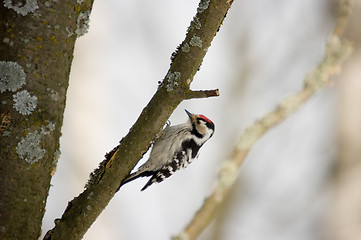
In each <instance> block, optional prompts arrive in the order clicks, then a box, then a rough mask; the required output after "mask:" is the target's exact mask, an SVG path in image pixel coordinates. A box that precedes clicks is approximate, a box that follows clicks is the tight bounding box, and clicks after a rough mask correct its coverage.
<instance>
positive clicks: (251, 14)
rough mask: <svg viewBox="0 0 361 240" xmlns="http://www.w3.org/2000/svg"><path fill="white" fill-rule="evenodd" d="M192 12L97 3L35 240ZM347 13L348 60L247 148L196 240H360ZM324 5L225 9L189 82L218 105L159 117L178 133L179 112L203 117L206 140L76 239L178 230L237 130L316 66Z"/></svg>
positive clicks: (308, 0)
mask: <svg viewBox="0 0 361 240" xmlns="http://www.w3.org/2000/svg"><path fill="white" fill-rule="evenodd" d="M197 5H198V1H195V0H192V1H176V0H167V1H160V0H154V1H119V0H103V1H97V0H96V1H95V2H94V7H93V11H92V14H91V17H90V29H89V32H88V33H87V34H86V35H84V36H82V37H80V38H79V39H78V40H77V44H76V48H75V55H74V61H73V66H72V71H71V78H70V85H69V89H68V95H67V105H66V110H65V118H64V125H63V130H62V133H63V135H62V137H61V149H60V150H61V153H62V154H61V157H60V159H59V163H58V167H57V172H56V174H55V175H54V177H53V179H52V187H51V189H50V195H49V198H48V201H47V209H46V214H45V218H44V226H43V232H46V231H47V230H48V229H50V228H52V227H53V226H54V223H53V221H54V219H55V218H59V217H60V216H61V215H62V213H63V212H64V210H65V208H66V205H67V202H68V201H70V200H71V199H73V198H74V197H76V196H77V195H78V194H79V193H80V192H82V191H83V187H84V185H85V183H86V181H87V179H88V176H89V173H90V172H91V171H93V169H95V168H96V167H97V166H98V164H99V162H100V161H102V160H103V159H104V154H105V153H106V152H108V151H110V150H111V149H112V148H113V147H115V146H116V145H117V144H118V142H119V141H120V139H121V138H122V137H123V136H125V135H126V134H127V132H128V131H129V128H130V127H131V126H132V124H133V123H134V122H135V120H136V119H137V117H138V116H139V114H140V112H141V111H142V109H143V107H144V106H145V105H146V104H147V103H148V101H149V100H150V99H151V97H152V96H153V94H154V93H155V91H156V89H157V82H158V81H161V80H162V79H163V78H164V76H165V74H166V73H167V71H168V68H169V64H170V56H171V53H172V52H173V51H174V50H175V48H176V46H178V44H180V43H181V42H182V41H183V39H184V38H185V33H186V29H187V27H188V26H189V23H190V21H191V19H192V17H193V16H194V15H195V13H196V9H197ZM353 8H354V9H353V10H354V13H353V15H352V19H351V22H350V26H349V28H348V30H347V34H346V35H347V36H348V37H349V38H350V39H351V40H352V41H354V42H355V53H354V55H353V56H352V58H351V59H349V60H348V61H347V63H346V64H345V66H344V68H343V71H342V74H341V75H340V76H339V77H338V78H337V79H335V82H334V84H333V86H329V87H326V88H324V89H323V90H322V91H321V92H319V93H318V94H316V95H315V96H314V97H313V98H312V99H311V100H310V101H308V102H307V103H306V104H305V105H304V106H303V107H302V108H301V109H300V110H299V111H298V112H297V113H296V114H294V115H292V116H291V117H290V118H288V119H287V120H286V121H285V122H283V123H282V124H281V125H279V126H277V127H276V128H274V129H272V130H271V131H269V132H268V133H267V134H266V135H265V136H263V137H262V138H261V139H260V140H259V141H258V142H257V144H256V145H255V146H254V148H253V149H252V151H251V152H250V154H249V155H248V157H247V159H246V161H245V163H244V164H243V166H242V169H241V171H240V177H239V178H238V181H237V183H236V185H235V187H234V189H233V190H232V192H231V194H230V196H229V197H228V199H227V201H226V204H225V205H224V207H223V208H222V211H221V212H220V215H219V217H218V218H217V219H216V220H215V221H213V223H212V224H211V225H210V227H208V228H207V230H206V231H205V232H204V233H203V234H202V235H201V237H200V239H211V240H212V239H222V240H223V239H225V240H235V239H247V240H264V239H271V240H274V239H277V240H303V239H307V240H313V239H315V240H316V239H331V240H339V239H342V240H353V239H355V240H356V239H361V187H360V186H361V182H360V181H361V164H360V151H361V147H360V145H361V139H360V138H361V134H360V133H361V111H360V109H359V108H360V107H359V106H360V105H358V104H360V102H361V94H360V92H361V81H360V80H359V76H361V68H360V67H359V66H360V61H361V54H360V51H359V50H358V46H359V43H360V29H359V23H360V19H358V18H360V17H359V16H360V14H359V13H360V1H354V7H353ZM334 9H335V3H334V1H332V0H317V1H315V0H304V1H299V0H277V1H267V0H256V1H251V0H244V1H234V3H233V6H232V7H231V9H230V11H229V13H228V15H227V17H226V19H225V21H224V23H223V26H222V27H221V30H220V32H219V33H218V35H217V36H216V38H215V39H214V41H213V42H212V46H211V47H210V48H209V51H208V53H207V55H206V57H205V59H204V61H203V64H202V66H201V70H200V71H199V72H198V73H197V74H196V76H195V79H194V81H193V83H192V89H214V88H219V89H220V93H221V96H220V97H217V98H209V99H199V100H197V99H196V100H190V101H184V102H183V103H182V104H181V105H180V106H179V107H178V108H177V109H176V111H175V112H174V113H173V115H172V116H171V118H170V121H171V122H172V124H179V123H182V122H184V121H186V120H187V115H186V114H185V112H184V109H187V110H189V111H191V112H193V113H202V114H204V115H206V116H207V117H209V118H210V119H212V120H213V121H214V123H215V124H216V132H215V135H214V136H213V138H212V139H211V140H209V141H208V142H207V143H206V144H205V146H204V147H203V148H202V150H201V152H200V156H199V158H198V159H197V160H196V161H194V162H193V163H192V164H191V165H190V166H189V167H188V168H187V169H186V170H183V171H179V172H177V174H175V175H173V176H172V177H171V178H169V179H168V180H167V181H165V182H163V183H161V184H157V185H154V186H152V187H151V188H149V189H147V190H146V191H145V192H140V189H141V187H142V186H143V185H144V184H145V183H146V181H147V179H139V180H137V181H135V182H132V183H129V184H128V185H125V186H124V187H123V188H122V189H121V190H120V191H119V192H118V193H117V194H116V196H115V197H114V198H113V200H112V201H111V202H110V204H109V205H108V207H107V208H106V209H105V210H104V212H103V213H102V214H101V215H100V217H99V218H98V219H97V221H96V222H95V223H94V224H93V226H92V227H91V228H90V230H89V231H88V232H87V233H86V235H85V236H84V239H86V240H95V239H102V240H113V239H135V240H138V239H160V240H163V239H170V238H171V236H173V235H175V234H177V233H178V232H179V231H181V230H182V229H183V228H184V227H185V226H186V224H187V223H188V222H189V221H190V219H191V217H192V216H193V214H194V213H195V211H196V210H197V209H198V208H199V207H200V206H201V204H202V203H203V200H204V198H205V197H206V196H207V194H209V193H210V192H211V189H212V187H213V186H214V182H215V179H216V176H217V171H218V170H219V167H220V166H221V163H222V162H223V161H224V160H225V159H226V158H227V157H228V156H229V155H230V152H231V150H232V147H233V144H234V143H235V141H236V140H237V139H238V138H239V137H240V135H241V134H242V132H243V131H244V129H245V128H246V127H247V126H248V125H250V124H252V123H253V122H254V121H255V120H257V119H258V118H260V117H261V116H262V115H264V114H265V113H267V112H269V111H272V110H273V109H274V108H275V107H276V106H277V103H278V102H279V101H280V100H281V99H282V98H283V97H285V96H287V95H289V94H291V93H294V92H295V91H298V90H299V89H300V88H301V87H302V86H303V80H304V77H305V76H306V74H307V73H308V72H310V71H311V70H313V69H314V68H315V67H316V66H317V64H318V63H319V62H320V60H321V59H322V57H323V51H324V46H325V42H326V41H327V39H328V37H329V36H330V34H331V33H332V30H333V26H334V23H335V10H334ZM147 156H148V154H147V155H145V157H144V159H143V161H145V160H146V159H147ZM143 161H142V162H143Z"/></svg>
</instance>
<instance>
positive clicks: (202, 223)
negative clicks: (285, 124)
mask: <svg viewBox="0 0 361 240" xmlns="http://www.w3.org/2000/svg"><path fill="white" fill-rule="evenodd" d="M339 3H340V4H339V6H338V11H339V17H338V21H337V24H336V27H335V30H334V33H333V35H332V36H331V38H330V40H329V41H328V43H327V44H326V49H325V55H324V58H323V60H322V61H321V63H320V64H319V65H318V66H317V68H316V69H315V70H313V71H312V72H311V73H309V74H308V75H307V76H306V78H305V80H304V82H305V85H304V88H303V89H302V90H301V91H299V92H298V93H295V94H293V95H290V96H288V97H285V98H284V99H283V100H282V101H281V102H280V104H279V106H278V107H277V108H276V109H275V110H274V111H272V112H270V113H268V114H266V115H265V116H264V117H262V118H261V119H260V120H259V121H256V122H255V123H254V124H252V125H251V126H249V127H248V128H246V130H245V132H244V133H243V134H242V136H241V137H240V139H239V140H238V142H237V143H236V145H235V147H234V150H233V153H232V154H231V156H230V158H229V159H228V160H226V161H225V162H224V164H223V166H222V168H221V169H220V171H219V173H218V179H217V183H216V186H215V187H214V189H213V191H212V193H211V194H210V195H209V196H208V197H207V198H206V199H205V201H204V203H203V205H202V206H201V207H200V209H199V210H198V211H197V212H196V214H195V215H194V217H193V218H192V219H191V221H190V222H189V224H188V225H187V226H186V227H185V229H184V230H183V231H182V232H181V233H179V234H178V235H177V236H175V237H174V238H173V239H178V240H180V239H187V240H192V239H196V238H197V237H198V236H199V235H200V234H201V233H202V231H203V230H204V229H205V228H206V227H207V226H208V225H209V224H210V222H211V221H212V220H213V219H214V217H215V216H216V213H217V211H218V209H219V208H220V206H221V204H222V203H223V201H224V199H225V197H226V195H227V194H228V192H229V190H230V189H231V188H232V186H233V185H234V183H235V181H236V179H237V176H238V172H239V168H240V166H241V164H242V163H243V161H244V159H245V158H246V156H247V155H248V152H249V151H250V150H251V148H252V147H253V145H254V144H255V143H256V142H257V140H258V139H259V138H260V137H261V136H262V135H263V134H264V133H266V132H267V131H268V130H269V129H270V128H272V127H274V126H276V125H278V124H279V123H281V122H282V121H284V120H285V119H287V117H288V116H290V115H291V114H293V113H294V112H295V111H297V109H298V108H299V107H301V106H302V105H303V104H304V103H305V102H306V101H307V100H308V99H309V98H310V97H312V96H313V95H314V94H315V93H316V92H317V91H319V90H320V89H321V88H322V87H324V86H325V85H327V84H328V83H330V81H331V77H332V76H334V75H335V74H337V73H338V72H339V71H340V68H341V65H342V63H343V61H344V60H345V59H346V58H347V57H348V56H349V55H350V54H351V52H352V47H351V45H350V44H349V43H348V42H347V41H345V40H343V41H342V40H340V34H341V33H342V32H343V29H344V27H345V25H346V22H347V20H346V19H347V17H348V13H349V10H350V5H349V4H350V3H349V1H345V0H340V2H339Z"/></svg>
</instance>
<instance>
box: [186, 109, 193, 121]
mask: <svg viewBox="0 0 361 240" xmlns="http://www.w3.org/2000/svg"><path fill="white" fill-rule="evenodd" d="M184 111H186V113H187V115H188V117H189V118H190V119H192V113H190V112H188V111H187V109H184Z"/></svg>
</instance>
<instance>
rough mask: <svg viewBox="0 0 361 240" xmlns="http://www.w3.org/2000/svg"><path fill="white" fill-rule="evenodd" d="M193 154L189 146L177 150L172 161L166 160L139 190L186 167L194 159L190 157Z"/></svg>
mask: <svg viewBox="0 0 361 240" xmlns="http://www.w3.org/2000/svg"><path fill="white" fill-rule="evenodd" d="M193 154H194V153H193ZM193 154H192V151H191V149H189V148H186V149H184V150H181V151H179V152H178V153H177V154H176V155H175V156H174V157H173V160H172V161H170V162H168V164H166V165H164V166H163V167H162V168H161V169H159V170H158V171H156V172H155V173H154V175H153V176H152V177H151V179H150V180H149V181H148V182H147V184H145V186H144V187H143V188H142V189H141V191H144V190H145V189H147V188H148V187H149V186H150V185H152V184H153V183H160V182H162V181H163V180H164V179H166V178H168V177H170V176H171V175H173V173H175V172H176V171H178V170H180V169H183V168H186V167H187V166H188V165H189V164H190V163H191V162H192V160H193V159H194V157H192V155H193Z"/></svg>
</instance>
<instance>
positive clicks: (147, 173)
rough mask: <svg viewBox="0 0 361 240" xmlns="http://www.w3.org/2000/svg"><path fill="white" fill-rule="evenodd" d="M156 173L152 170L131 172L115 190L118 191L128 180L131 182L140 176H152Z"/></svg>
mask: <svg viewBox="0 0 361 240" xmlns="http://www.w3.org/2000/svg"><path fill="white" fill-rule="evenodd" d="M153 174H154V173H153V172H151V171H145V172H141V171H137V172H135V173H132V174H129V176H128V177H126V178H124V180H123V181H122V182H121V183H120V185H119V187H118V189H117V190H116V191H115V192H118V191H119V189H120V188H121V187H122V186H123V185H124V184H126V183H128V182H131V181H133V180H135V179H137V178H140V177H149V176H152V175H153Z"/></svg>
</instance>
